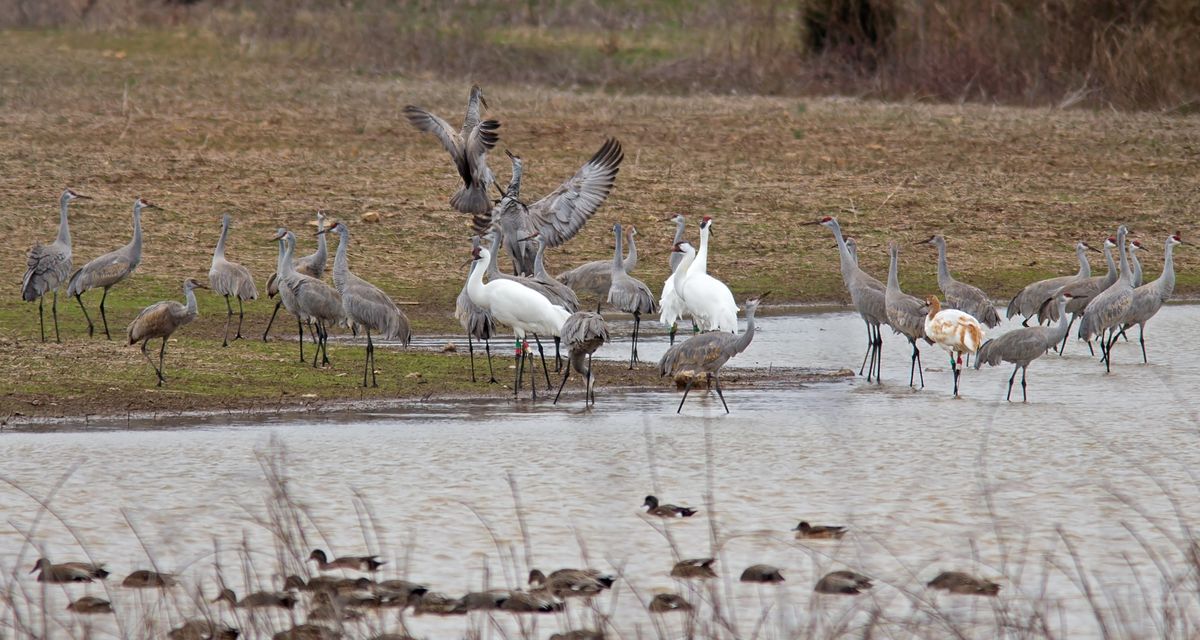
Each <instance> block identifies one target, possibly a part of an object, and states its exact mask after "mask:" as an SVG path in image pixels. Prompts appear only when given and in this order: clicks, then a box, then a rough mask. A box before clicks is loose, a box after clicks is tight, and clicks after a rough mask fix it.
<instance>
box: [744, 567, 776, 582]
mask: <svg viewBox="0 0 1200 640" xmlns="http://www.w3.org/2000/svg"><path fill="white" fill-rule="evenodd" d="M740 580H741V581H742V582H762V583H767V584H778V583H780V582H783V573H782V572H780V571H779V567H774V566H771V565H769V564H752V565H750V566H749V567H746V570H745V571H743V572H742V577H741V578H740Z"/></svg>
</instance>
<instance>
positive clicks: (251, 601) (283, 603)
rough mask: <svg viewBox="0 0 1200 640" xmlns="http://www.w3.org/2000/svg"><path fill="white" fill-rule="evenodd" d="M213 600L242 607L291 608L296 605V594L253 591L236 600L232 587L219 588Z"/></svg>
mask: <svg viewBox="0 0 1200 640" xmlns="http://www.w3.org/2000/svg"><path fill="white" fill-rule="evenodd" d="M213 602H228V603H229V604H231V605H233V606H235V607H240V608H243V609H257V608H259V607H280V608H283V609H291V608H293V607H295V606H296V594H294V593H290V592H287V591H255V592H254V593H251V594H247V595H246V597H245V598H242V599H241V600H238V598H237V594H235V593H234V592H233V589H221V594H220V595H218V596H217V597H216V598H215V599H214V600H213Z"/></svg>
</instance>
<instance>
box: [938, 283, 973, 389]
mask: <svg viewBox="0 0 1200 640" xmlns="http://www.w3.org/2000/svg"><path fill="white" fill-rule="evenodd" d="M925 303H926V304H927V305H929V311H928V312H927V313H926V314H925V335H926V336H927V337H928V338H929V339H930V340H933V343H934V344H936V345H938V346H939V347H941V348H942V349H945V350H946V352H947V353H949V354H950V370H951V371H953V372H954V397H955V398H957V397H958V377H959V376H960V375H961V374H962V364H963V360H962V357H963V354H964V353H967V354H971V353H975V352H976V351H978V350H979V346H980V345H981V344H983V326H982V325H980V323H979V321H978V320H976V319H975V316H973V315H971V314H969V313H967V312H966V311H962V310H959V309H943V308H942V305H941V303H940V302H938V299H937V296H926V297H925Z"/></svg>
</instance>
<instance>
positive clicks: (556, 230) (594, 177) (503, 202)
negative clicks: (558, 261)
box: [480, 138, 624, 275]
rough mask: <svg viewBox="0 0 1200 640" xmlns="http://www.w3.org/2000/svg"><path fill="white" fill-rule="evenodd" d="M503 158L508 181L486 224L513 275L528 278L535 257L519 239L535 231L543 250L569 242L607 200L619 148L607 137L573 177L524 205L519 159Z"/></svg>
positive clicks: (615, 169)
mask: <svg viewBox="0 0 1200 640" xmlns="http://www.w3.org/2000/svg"><path fill="white" fill-rule="evenodd" d="M506 153H507V152H506ZM508 156H509V158H511V159H512V170H513V172H512V180H511V181H510V182H509V184H508V189H507V190H506V191H505V192H504V197H503V198H501V199H500V202H499V203H498V204H497V205H496V206H495V207H494V208H493V209H492V210H491V212H490V213H489V214H488V216H490V219H489V220H487V221H488V222H490V223H491V224H492V225H495V227H496V230H497V231H499V233H500V236H501V238H502V239H503V242H504V249H505V250H506V251H508V254H509V256H511V257H512V262H513V269H514V273H515V274H516V275H521V274H528V273H533V257H534V253H535V251H534V249H533V247H531V246H529V245H528V244H526V243H524V242H522V241H521V239H522V238H527V237H529V236H531V235H533V232H534V231H538V232H540V234H541V239H542V242H544V243H546V246H547V247H557V246H558V245H560V244H562V243H564V242H566V241H567V240H570V239H571V238H573V237H575V234H576V233H579V230H580V229H582V228H583V225H585V224H587V221H588V220H590V219H591V218H592V216H593V215H595V214H596V211H598V210H599V209H600V205H602V204H604V201H605V200H606V199H607V198H608V194H609V192H611V191H612V188H613V184H614V183H615V182H616V179H617V172H618V171H619V170H620V168H621V160H622V159H624V155H623V154H622V153H621V143H620V142H618V141H617V139H616V138H609V139H608V140H607V141H605V143H604V144H603V145H602V146H601V147H600V150H599V151H597V152H596V153H595V155H593V156H592V158H591V159H590V160H588V161H587V163H585V164H584V165H583V166H582V167H580V168H579V170H578V171H576V172H575V175H573V176H571V177H570V178H568V179H567V181H566V182H563V183H562V184H561V185H559V186H558V188H557V189H555V190H554V191H552V192H550V193H549V194H548V195H547V196H546V197H544V198H542V199H541V200H538V201H537V202H534V203H533V204H531V205H528V206H526V205H525V203H523V202H522V201H521V200H520V197H521V173H522V164H521V159H520V158H519V157H517V156H514V155H512V154H511V153H509V154H508ZM484 228H485V229H486V228H487V226H486V225H485V226H484ZM480 235H482V233H480Z"/></svg>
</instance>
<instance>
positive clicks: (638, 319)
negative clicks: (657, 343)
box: [629, 311, 642, 370]
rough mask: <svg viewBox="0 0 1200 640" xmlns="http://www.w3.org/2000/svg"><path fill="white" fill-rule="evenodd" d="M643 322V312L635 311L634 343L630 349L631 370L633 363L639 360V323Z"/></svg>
mask: <svg viewBox="0 0 1200 640" xmlns="http://www.w3.org/2000/svg"><path fill="white" fill-rule="evenodd" d="M641 322H642V317H641V314H640V313H637V312H636V311H635V312H634V314H633V345H632V346H631V347H630V350H629V369H630V370H632V369H633V363H635V362H637V335H638V325H640V324H641Z"/></svg>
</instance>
